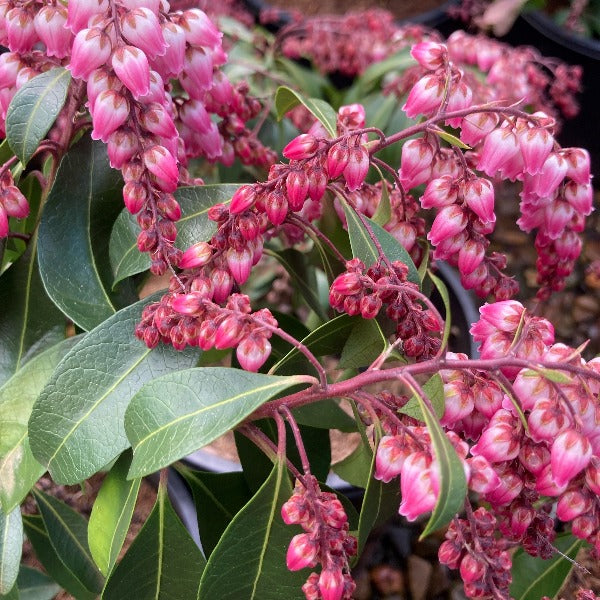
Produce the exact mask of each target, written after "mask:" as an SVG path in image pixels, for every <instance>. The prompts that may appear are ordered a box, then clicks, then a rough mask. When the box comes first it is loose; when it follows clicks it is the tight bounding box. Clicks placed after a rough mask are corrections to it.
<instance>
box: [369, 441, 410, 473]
mask: <svg viewBox="0 0 600 600" xmlns="http://www.w3.org/2000/svg"><path fill="white" fill-rule="evenodd" d="M412 452H413V448H411V447H410V445H409V444H407V443H406V441H404V440H403V439H402V437H401V436H390V435H386V436H383V437H382V438H381V441H380V442H379V446H377V454H376V457H375V475H374V477H375V479H378V480H379V481H384V482H385V483H388V482H390V481H391V480H392V479H394V477H397V476H398V475H400V472H401V471H402V465H403V464H404V461H405V460H406V458H407V457H408V456H409V455H410V454H412Z"/></svg>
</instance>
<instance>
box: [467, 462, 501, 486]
mask: <svg viewBox="0 0 600 600" xmlns="http://www.w3.org/2000/svg"><path fill="white" fill-rule="evenodd" d="M467 464H468V465H469V466H470V467H471V469H470V473H471V476H470V477H469V488H470V489H472V490H473V491H474V492H477V493H478V494H487V493H490V492H492V491H494V490H495V489H496V488H497V487H498V485H499V484H500V477H498V474H497V473H496V471H494V469H493V467H492V465H491V464H490V463H489V461H488V460H487V459H486V458H485V456H474V457H473V458H468V459H467Z"/></svg>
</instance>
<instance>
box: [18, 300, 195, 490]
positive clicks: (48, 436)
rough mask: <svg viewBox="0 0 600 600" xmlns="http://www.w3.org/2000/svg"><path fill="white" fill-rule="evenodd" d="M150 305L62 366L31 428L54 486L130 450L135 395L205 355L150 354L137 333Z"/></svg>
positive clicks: (95, 335)
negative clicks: (129, 414)
mask: <svg viewBox="0 0 600 600" xmlns="http://www.w3.org/2000/svg"><path fill="white" fill-rule="evenodd" d="M157 297H158V296H153V297H151V298H146V299H145V300H142V301H140V302H138V303H136V304H134V305H132V306H129V307H128V308H125V309H123V310H121V311H119V312H118V313H117V314H115V315H114V316H113V317H111V318H110V319H108V320H107V321H105V322H104V323H102V324H101V325H99V326H98V327H96V329H94V330H93V331H91V332H89V333H88V334H87V335H86V336H85V337H84V338H83V339H82V340H81V341H80V342H79V343H78V344H77V345H76V346H75V347H74V348H73V349H72V350H71V351H70V352H69V353H68V354H67V355H66V356H65V357H64V359H63V360H62V361H61V363H60V364H59V365H58V367H57V369H56V371H55V372H54V374H53V376H52V377H51V379H50V381H49V382H48V384H47V385H46V387H45V388H44V390H43V391H42V393H41V395H40V397H39V398H38V400H37V401H36V403H35V405H34V407H33V411H32V414H31V418H30V421H29V443H30V445H31V450H32V452H33V455H34V456H35V457H36V459H37V460H39V461H40V462H41V463H42V464H44V465H46V466H47V467H48V469H49V471H50V473H51V474H52V477H53V479H54V480H55V481H57V482H60V483H71V484H72V483H77V482H79V481H82V480H83V479H85V478H87V477H89V476H90V475H92V474H93V473H96V472H97V471H99V470H100V469H101V468H102V467H104V466H105V465H106V464H108V463H109V462H110V461H111V460H113V459H114V458H116V457H117V456H119V454H120V453H121V452H123V450H125V449H126V448H128V447H129V442H128V440H127V436H126V435H125V428H124V424H123V418H124V414H125V409H126V407H127V405H128V404H129V401H130V399H131V398H132V397H133V395H134V394H135V393H136V392H137V391H138V390H139V389H140V388H141V387H142V385H143V384H144V383H146V382H147V381H150V380H151V379H153V378H155V377H159V376H160V375H164V374H165V373H171V372H173V371H177V370H180V369H185V368H189V367H190V366H192V365H194V364H196V361H197V360H198V356H199V350H197V349H195V348H188V349H186V350H185V351H183V352H178V351H176V350H175V349H173V348H172V347H171V346H167V345H164V344H160V345H159V346H157V347H156V348H154V349H153V350H150V349H149V348H147V347H146V345H145V344H143V343H142V342H141V341H139V340H138V339H137V338H136V337H135V336H134V334H133V332H134V329H135V325H136V323H137V322H138V321H139V320H140V317H141V314H142V310H143V308H144V306H145V305H146V304H148V303H149V302H151V301H152V300H156V299H157Z"/></svg>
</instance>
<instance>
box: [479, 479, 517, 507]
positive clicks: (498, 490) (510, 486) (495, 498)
mask: <svg viewBox="0 0 600 600" xmlns="http://www.w3.org/2000/svg"><path fill="white" fill-rule="evenodd" d="M522 489H523V480H522V479H521V478H520V477H519V476H518V475H517V474H516V473H513V472H511V471H505V472H504V473H502V474H501V475H500V483H499V484H498V485H497V486H496V487H495V488H494V489H493V490H492V491H491V492H488V493H487V494H485V495H484V498H485V499H486V500H487V501H488V502H490V503H491V504H492V505H494V506H506V505H507V504H510V503H511V502H512V501H513V500H514V499H515V498H516V497H517V496H518V495H519V494H520V493H521V490H522Z"/></svg>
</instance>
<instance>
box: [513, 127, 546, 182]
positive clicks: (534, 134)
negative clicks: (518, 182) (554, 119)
mask: <svg viewBox="0 0 600 600" xmlns="http://www.w3.org/2000/svg"><path fill="white" fill-rule="evenodd" d="M517 138H518V139H519V146H520V148H521V154H522V155H523V162H524V166H525V172H526V173H529V174H530V175H535V174H536V173H539V172H540V171H541V169H542V166H543V164H544V162H545V160H546V158H548V155H549V154H550V151H551V150H552V146H553V145H554V138H553V137H552V136H551V135H550V133H549V132H548V130H547V129H543V128H542V127H529V128H525V127H524V128H522V129H520V130H519V131H518V132H517Z"/></svg>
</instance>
